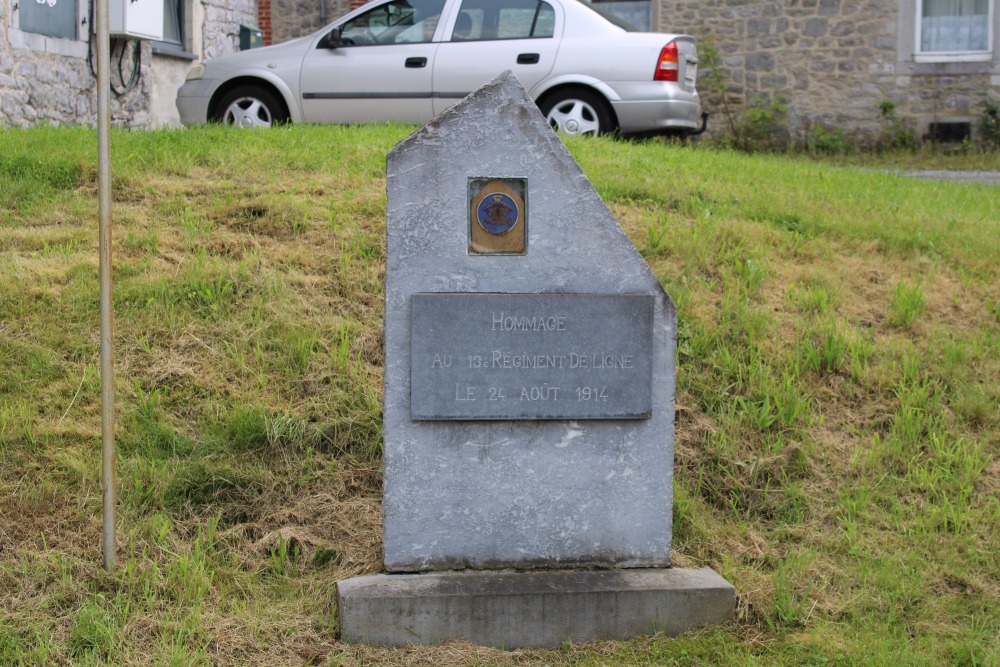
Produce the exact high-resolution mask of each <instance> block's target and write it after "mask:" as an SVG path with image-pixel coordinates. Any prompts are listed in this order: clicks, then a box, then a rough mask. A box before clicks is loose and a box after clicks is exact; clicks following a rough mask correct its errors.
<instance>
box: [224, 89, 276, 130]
mask: <svg viewBox="0 0 1000 667" xmlns="http://www.w3.org/2000/svg"><path fill="white" fill-rule="evenodd" d="M215 120H216V121H217V122H219V123H222V124H223V125H228V126H231V127H271V126H272V125H280V124H282V123H286V122H288V112H286V111H285V106H284V105H283V104H282V103H281V101H280V100H279V99H278V98H277V97H275V95H274V94H273V93H271V92H270V91H267V90H265V89H263V88H257V87H256V86H240V87H239V88H234V89H233V90H231V91H229V92H228V93H226V94H225V95H224V96H223V97H222V99H221V100H219V104H218V105H216V107H215Z"/></svg>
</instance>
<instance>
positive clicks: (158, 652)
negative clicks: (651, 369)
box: [0, 126, 1000, 666]
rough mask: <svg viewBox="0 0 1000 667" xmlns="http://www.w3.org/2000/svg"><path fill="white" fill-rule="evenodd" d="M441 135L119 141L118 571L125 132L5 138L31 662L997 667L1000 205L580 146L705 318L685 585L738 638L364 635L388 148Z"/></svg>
mask: <svg viewBox="0 0 1000 667" xmlns="http://www.w3.org/2000/svg"><path fill="white" fill-rule="evenodd" d="M411 130H412V128H408V127H404V126H372V127H365V126H360V127H354V128H341V127H305V126H302V127H299V126H296V127H289V128H282V129H280V130H275V131H272V132H226V131H223V130H222V129H220V128H197V129H189V130H185V131H180V132H168V131H162V132H160V131H157V132H117V131H116V132H115V133H114V135H113V140H112V146H113V153H114V170H115V181H114V187H113V197H114V221H115V222H114V224H115V230H114V257H115V327H116V328H115V339H114V342H115V347H116V376H115V385H116V392H117V401H118V402H117V419H116V423H117V456H118V458H117V473H118V493H119V498H120V506H119V529H118V544H119V552H118V553H119V566H118V568H117V569H116V570H115V572H113V573H111V574H105V573H104V572H103V571H102V569H101V566H100V563H101V556H100V536H101V535H100V507H101V489H100V456H99V450H100V399H99V389H100V387H99V372H98V352H97V328H98V299H99V290H98V275H97V233H96V229H97V211H96V187H97V176H96V174H97V167H96V150H95V148H96V137H95V135H94V133H93V131H88V130H86V129H79V128H76V129H55V128H35V129H30V130H3V131H0V156H2V157H0V367H2V368H3V373H0V664H3V665H8V664H10V665H36V664H79V665H98V664H135V665H248V664H259V665H275V664H289V665H292V664H295V665H298V664H321V665H326V664H329V665H341V664H343V665H404V664H405V665H410V664H426V665H438V664H490V665H492V664H497V665H557V664H558V665H587V666H590V665H595V666H596V665H636V664H640V665H661V664H665V665H692V666H693V665H743V664H746V665H803V664H804V665H868V664H876V665H899V664H909V665H943V664H955V665H994V664H997V663H998V661H1000V640H998V635H997V628H998V627H1000V611H998V610H1000V556H998V554H1000V550H998V549H997V538H996V536H997V535H998V534H1000V468H998V465H1000V464H998V462H997V461H998V458H1000V457H998V454H1000V451H998V450H1000V410H998V409H997V406H998V404H1000V287H998V286H1000V196H997V192H998V190H997V189H996V188H990V187H986V186H979V185H969V184H955V183H937V182H932V181H917V180H912V179H908V178H905V177H901V176H897V175H894V174H891V173H883V172H880V171H868V170H863V169H858V168H853V167H850V166H843V165H834V164H829V163H821V162H814V161H812V162H811V161H803V160H787V159H783V158H780V157H777V156H768V155H758V156H752V157H751V156H746V155H742V154H738V153H733V152H725V151H713V150H706V149H703V148H685V147H679V146H675V145H669V144H663V143H658V142H648V143H623V142H614V141H604V140H597V141H574V142H571V143H570V150H571V151H572V152H573V154H574V155H575V156H576V158H577V159H578V160H579V161H580V163H581V165H582V167H583V169H584V171H585V173H586V174H587V175H588V176H589V177H590V178H591V180H592V181H593V183H594V185H595V187H596V188H597V189H598V191H599V192H600V193H601V195H602V196H603V197H604V198H605V201H606V202H607V203H608V205H609V207H610V208H611V209H612V211H613V212H614V213H615V215H616V216H617V217H618V218H619V220H620V221H621V222H622V225H623V227H624V228H625V230H626V232H627V233H628V234H629V235H630V237H631V238H632V239H633V241H634V242H635V243H636V245H637V247H638V248H639V249H640V251H641V252H642V253H643V255H644V256H645V258H646V259H647V261H648V262H649V264H650V266H651V267H652V269H653V271H654V272H655V273H656V275H657V276H658V277H659V278H660V280H661V281H662V283H663V285H664V287H665V288H666V289H667V291H668V292H669V293H670V294H671V296H672V297H673V298H674V299H675V301H676V302H677V304H678V314H679V317H678V320H679V321H678V349H679V359H678V369H679V377H678V383H679V386H678V396H677V403H678V422H677V442H676V451H677V458H676V467H675V505H674V510H675V517H674V546H675V553H676V561H677V563H678V564H680V565H683V566H690V567H694V566H701V565H708V566H711V567H713V568H714V569H716V570H717V571H718V572H720V573H721V574H723V575H724V576H725V577H726V578H727V579H729V580H730V581H732V582H733V583H734V584H735V585H736V588H737V591H738V594H739V599H738V609H737V613H736V616H735V618H734V619H733V621H732V622H731V623H729V624H727V625H725V626H723V627H721V628H715V629H709V630H705V631H701V632H695V633H691V634H689V635H686V636H684V637H681V638H677V639H667V638H663V637H660V636H656V637H644V638H639V639H636V640H633V641H629V642H601V643H597V644H592V645H565V646H563V647H561V648H559V649H556V650H550V651H541V650H538V651H514V652H503V651H499V650H492V649H481V648H476V647H473V646H470V645H468V644H464V643H461V642H455V643H452V644H449V645H447V646H444V647H431V648H412V649H406V650H383V649H372V648H366V647H355V646H348V645H344V644H341V643H339V642H338V641H337V639H336V631H337V627H336V609H335V605H334V584H335V582H336V580H337V579H340V578H346V577H350V576H354V575H358V574H367V573H373V572H376V571H378V569H379V567H380V563H381V551H380V542H379V541H380V536H381V527H380V519H379V514H380V495H381V479H380V466H381V409H380V401H381V382H382V374H381V365H382V349H381V345H382V343H381V335H382V332H381V328H382V315H383V294H382V278H383V272H384V262H385V246H384V215H385V192H384V188H385V160H384V158H385V153H386V152H387V151H388V150H389V149H390V148H391V147H392V146H393V145H394V144H395V143H396V142H398V141H399V140H401V139H402V138H404V137H405V136H407V134H408V133H409V132H410V131H411ZM918 158H919V156H918ZM918 158H914V157H913V156H912V155H908V156H904V158H901V159H903V160H905V161H907V164H913V162H912V161H913V160H915V159H918ZM925 158H927V160H934V159H937V158H936V157H935V156H930V157H927V156H925ZM884 159H886V160H891V159H892V158H891V157H886V158H884ZM948 159H949V160H952V162H954V163H956V164H957V163H958V161H957V159H955V158H951V157H949V158H948ZM969 159H970V160H971V161H972V164H971V166H976V165H977V164H980V163H982V164H985V163H986V162H988V161H989V160H990V159H992V158H990V157H988V156H985V157H984V156H972V157H970V158H969ZM977 160H978V162H977ZM949 164H951V163H949ZM916 166H934V165H931V164H928V163H927V162H926V161H925V162H924V163H923V164H922V165H916Z"/></svg>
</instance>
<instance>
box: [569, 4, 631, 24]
mask: <svg viewBox="0 0 1000 667" xmlns="http://www.w3.org/2000/svg"><path fill="white" fill-rule="evenodd" d="M576 1H577V2H579V3H580V4H581V5H583V6H584V7H586V8H587V9H589V10H591V11H592V12H594V13H596V14H599V15H600V16H601V17H602V18H603V19H604V20H605V21H608V22H610V23H613V24H615V25H616V26H618V27H619V28H621V29H622V30H625V31H626V32H640V31H639V29H638V28H636V27H635V26H634V25H632V24H631V23H629V22H628V21H626V20H625V19H623V18H621V17H620V16H616V15H615V14H612V13H611V12H609V11H608V10H606V9H604V8H603V7H601V6H600V5H598V4H595V3H593V2H591V0H576Z"/></svg>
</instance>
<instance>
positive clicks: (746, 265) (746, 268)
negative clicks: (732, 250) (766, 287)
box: [736, 259, 764, 292]
mask: <svg viewBox="0 0 1000 667" xmlns="http://www.w3.org/2000/svg"><path fill="white" fill-rule="evenodd" d="M736 274H737V275H738V276H739V277H740V280H741V281H742V282H743V285H744V286H745V287H746V289H747V291H748V292H753V291H755V290H756V289H757V288H758V287H760V286H761V285H762V284H763V282H764V268H763V267H762V266H761V265H760V264H759V263H757V262H756V261H754V260H752V259H747V260H738V261H737V262H736Z"/></svg>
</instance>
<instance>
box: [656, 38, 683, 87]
mask: <svg viewBox="0 0 1000 667" xmlns="http://www.w3.org/2000/svg"><path fill="white" fill-rule="evenodd" d="M677 63H678V57H677V44H675V43H673V42H671V43H669V44H667V45H666V46H664V47H663V50H661V51H660V60H659V62H657V63H656V73H655V74H653V80H654V81H676V80H677V74H678V71H679V69H680V67H679V66H678V64H677Z"/></svg>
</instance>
